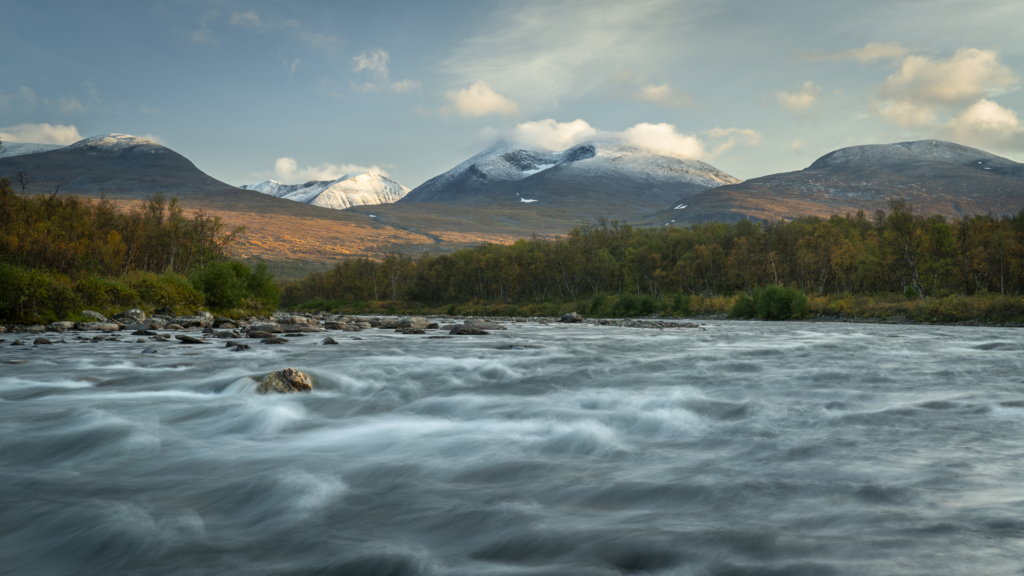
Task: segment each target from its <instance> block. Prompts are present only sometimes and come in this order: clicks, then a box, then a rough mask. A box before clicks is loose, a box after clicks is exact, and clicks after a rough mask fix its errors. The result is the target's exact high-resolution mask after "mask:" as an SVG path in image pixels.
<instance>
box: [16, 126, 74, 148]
mask: <svg viewBox="0 0 1024 576" xmlns="http://www.w3.org/2000/svg"><path fill="white" fill-rule="evenodd" d="M0 140H2V141H4V142H30V143H32V144H64V145H67V144H74V143H75V142H78V141H79V140H82V135H81V134H79V133H78V128H75V127H74V126H65V125H64V124H57V125H53V124H45V123H44V124H18V125H17V126H10V127H8V128H0Z"/></svg>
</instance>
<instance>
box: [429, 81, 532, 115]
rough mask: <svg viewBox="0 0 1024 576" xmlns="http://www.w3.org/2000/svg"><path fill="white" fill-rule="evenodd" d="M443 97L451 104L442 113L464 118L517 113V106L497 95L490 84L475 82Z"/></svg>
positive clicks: (451, 91)
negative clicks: (454, 114)
mask: <svg viewBox="0 0 1024 576" xmlns="http://www.w3.org/2000/svg"><path fill="white" fill-rule="evenodd" d="M444 97H445V98H446V99H447V100H449V101H450V102H451V105H450V106H448V107H446V108H445V109H444V110H443V112H445V113H449V114H450V113H456V114H458V115H460V116H463V117H466V118H478V117H480V116H488V115H490V114H504V115H512V114H516V113H518V112H519V104H516V103H515V102H513V101H512V100H509V99H508V98H506V97H504V96H502V95H501V94H498V93H497V92H495V91H494V89H493V88H491V86H490V84H488V83H487V82H484V81H483V80H477V81H476V82H475V83H473V85H472V86H470V87H469V88H463V89H462V90H450V91H448V92H446V93H445V95H444Z"/></svg>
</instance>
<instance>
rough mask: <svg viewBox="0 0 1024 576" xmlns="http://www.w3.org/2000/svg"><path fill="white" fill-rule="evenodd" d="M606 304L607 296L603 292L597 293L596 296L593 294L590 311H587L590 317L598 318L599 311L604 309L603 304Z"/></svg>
mask: <svg viewBox="0 0 1024 576" xmlns="http://www.w3.org/2000/svg"><path fill="white" fill-rule="evenodd" d="M607 303H608V294H605V293H604V292H598V293H597V294H594V297H593V298H592V299H591V300H590V310H589V312H590V315H591V316H598V315H600V313H601V310H602V309H603V308H604V306H605V304H607Z"/></svg>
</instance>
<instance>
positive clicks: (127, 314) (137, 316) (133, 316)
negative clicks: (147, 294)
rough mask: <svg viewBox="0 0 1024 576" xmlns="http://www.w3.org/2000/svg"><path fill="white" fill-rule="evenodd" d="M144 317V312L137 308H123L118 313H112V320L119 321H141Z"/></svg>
mask: <svg viewBox="0 0 1024 576" xmlns="http://www.w3.org/2000/svg"><path fill="white" fill-rule="evenodd" d="M145 319H146V313H145V312H143V311H142V310H139V309H138V308H132V309H131V310H125V311H124V312H121V313H120V314H115V315H114V320H120V321H121V322H129V323H130V322H142V321H143V320H145Z"/></svg>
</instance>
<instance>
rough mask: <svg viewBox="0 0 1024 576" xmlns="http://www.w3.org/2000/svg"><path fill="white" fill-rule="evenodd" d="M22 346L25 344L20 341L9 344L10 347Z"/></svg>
mask: <svg viewBox="0 0 1024 576" xmlns="http://www.w3.org/2000/svg"><path fill="white" fill-rule="evenodd" d="M24 345H25V343H24V342H22V341H21V340H15V341H14V342H11V346H24Z"/></svg>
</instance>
